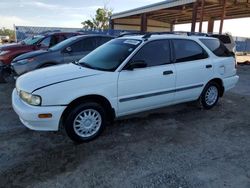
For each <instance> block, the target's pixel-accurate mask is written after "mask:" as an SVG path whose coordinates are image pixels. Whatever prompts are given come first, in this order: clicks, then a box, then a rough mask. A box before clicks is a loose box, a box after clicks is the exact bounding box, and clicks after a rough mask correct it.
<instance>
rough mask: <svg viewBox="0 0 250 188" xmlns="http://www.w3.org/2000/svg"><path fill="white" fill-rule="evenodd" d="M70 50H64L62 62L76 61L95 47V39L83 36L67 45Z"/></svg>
mask: <svg viewBox="0 0 250 188" xmlns="http://www.w3.org/2000/svg"><path fill="white" fill-rule="evenodd" d="M69 47H70V48H71V52H67V51H66V50H64V52H63V53H64V63H69V62H73V61H78V60H80V59H81V58H83V57H84V56H85V55H87V54H88V53H89V52H91V51H92V50H94V49H95V48H96V40H95V38H94V37H90V38H83V39H81V40H78V41H76V42H74V43H73V44H71V45H70V46H69Z"/></svg>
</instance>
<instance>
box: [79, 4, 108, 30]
mask: <svg viewBox="0 0 250 188" xmlns="http://www.w3.org/2000/svg"><path fill="white" fill-rule="evenodd" d="M111 15H112V9H109V8H107V7H106V6H104V8H98V9H97V10H96V15H95V17H94V18H91V19H88V20H86V21H84V22H82V23H81V24H82V25H83V28H84V29H108V28H109V18H110V16H111Z"/></svg>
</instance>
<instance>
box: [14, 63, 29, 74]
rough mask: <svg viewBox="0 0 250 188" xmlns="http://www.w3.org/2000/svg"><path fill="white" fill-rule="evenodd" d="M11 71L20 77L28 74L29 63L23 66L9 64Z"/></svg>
mask: <svg viewBox="0 0 250 188" xmlns="http://www.w3.org/2000/svg"><path fill="white" fill-rule="evenodd" d="M11 69H12V70H13V72H14V73H15V74H16V75H19V76H20V75H22V74H24V73H26V72H28V71H29V69H30V67H29V63H25V64H18V63H11Z"/></svg>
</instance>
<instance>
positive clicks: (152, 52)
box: [118, 40, 176, 116]
mask: <svg viewBox="0 0 250 188" xmlns="http://www.w3.org/2000/svg"><path fill="white" fill-rule="evenodd" d="M171 59H172V58H171V50H170V42H169V40H159V41H151V42H149V43H147V44H145V45H144V46H143V47H142V48H141V49H140V50H139V51H138V52H137V53H136V54H135V55H134V57H132V59H131V60H130V62H129V63H132V62H136V61H137V62H145V63H146V67H145V68H135V69H133V70H127V69H126V68H125V69H123V70H122V71H121V72H120V74H119V78H118V108H119V109H118V116H123V115H128V114H131V113H136V112H140V111H144V110H149V109H153V108H157V107H161V106H166V105H168V104H170V103H172V102H173V99H174V94H175V80H176V70H175V66H174V65H173V64H172V61H171ZM125 67H126V66H125Z"/></svg>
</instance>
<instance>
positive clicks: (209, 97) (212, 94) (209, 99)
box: [205, 86, 218, 106]
mask: <svg viewBox="0 0 250 188" xmlns="http://www.w3.org/2000/svg"><path fill="white" fill-rule="evenodd" d="M217 98H218V89H217V87H215V86H211V87H209V88H208V90H207V92H206V96H205V101H206V103H207V104H208V105H209V106H211V105H213V104H214V103H215V102H216V101H217Z"/></svg>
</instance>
